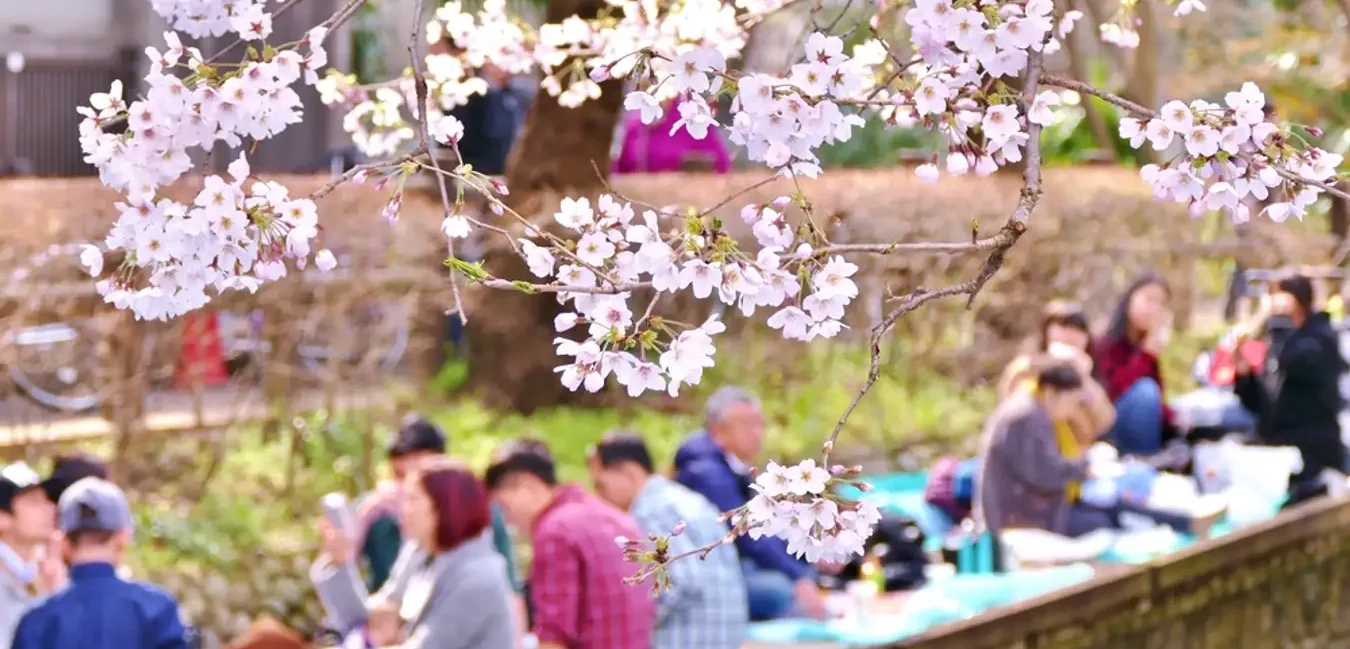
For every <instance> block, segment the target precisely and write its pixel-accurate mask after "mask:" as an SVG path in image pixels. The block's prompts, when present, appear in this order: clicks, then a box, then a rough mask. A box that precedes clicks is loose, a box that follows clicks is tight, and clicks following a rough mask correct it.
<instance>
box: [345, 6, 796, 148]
mask: <svg viewBox="0 0 1350 649" xmlns="http://www.w3.org/2000/svg"><path fill="white" fill-rule="evenodd" d="M608 5H609V7H610V8H611V11H608V12H606V14H605V16H603V17H601V18H596V19H593V20H585V19H582V18H580V17H578V16H572V17H570V18H568V19H566V20H564V21H563V22H561V23H548V24H545V25H542V26H541V27H539V28H538V29H537V30H536V29H532V28H530V26H529V25H527V24H525V23H523V22H522V21H520V20H518V19H517V18H516V17H515V16H512V15H511V14H510V13H509V12H508V11H507V5H506V2H505V0H487V1H486V2H484V3H483V6H482V8H481V9H480V10H478V11H476V12H474V13H467V12H465V8H464V4H463V3H462V2H459V1H455V2H449V3H446V4H445V5H444V6H442V7H441V8H439V9H437V11H436V14H435V20H433V21H431V23H429V24H428V26H427V38H428V41H430V42H431V43H433V44H436V43H439V42H441V41H442V39H448V44H449V45H450V48H449V49H450V50H451V51H450V52H437V53H433V54H430V55H428V56H427V58H426V79H427V85H428V89H429V91H430V93H431V95H432V96H433V97H434V98H435V99H436V101H437V103H438V105H439V107H440V109H441V111H442V112H448V111H450V110H453V109H454V108H455V107H457V106H461V105H463V104H464V103H466V102H467V101H468V100H469V99H470V98H471V97H472V96H473V95H475V94H482V93H484V92H486V91H487V89H488V85H487V82H486V81H485V80H484V79H482V78H481V77H479V76H477V75H476V72H475V71H476V70H478V69H480V68H482V67H484V66H485V65H487V64H489V63H491V65H493V66H495V67H497V68H499V69H501V70H503V71H504V72H506V73H508V74H513V75H519V74H528V73H531V72H534V71H536V70H538V71H539V72H541V73H542V81H541V83H540V87H541V88H543V89H544V91H546V92H548V93H549V94H550V95H552V96H554V97H557V98H558V101H559V103H561V104H562V105H564V106H579V105H581V104H582V103H584V102H585V101H587V100H590V99H595V98H597V97H599V96H600V85H599V81H603V80H605V79H608V78H620V77H624V76H626V75H628V74H630V73H631V72H632V71H633V70H634V69H635V68H636V66H637V65H638V63H639V61H642V60H645V58H644V56H641V55H639V54H638V52H639V51H640V50H641V51H650V52H655V53H658V54H660V55H662V56H665V57H667V58H673V57H675V56H677V55H679V54H680V53H681V52H686V51H690V50H696V49H701V48H705V47H706V48H712V49H714V50H716V51H717V52H719V53H720V54H721V56H722V57H723V59H724V60H725V57H729V56H734V55H736V54H738V53H740V51H741V48H742V47H743V46H744V45H745V30H744V29H743V28H742V27H741V26H740V25H739V24H738V23H737V19H736V11H735V9H734V8H733V7H732V6H731V5H729V4H725V3H723V2H722V1H721V0H682V1H681V2H679V3H674V4H671V5H666V6H658V5H656V4H653V3H649V2H642V1H641V0H610V2H608ZM764 8H765V9H766V10H767V11H771V10H773V7H768V6H766V7H764ZM574 57H577V58H581V59H583V60H585V61H586V65H587V66H589V67H590V68H591V69H592V71H591V73H589V74H587V73H585V72H584V71H583V69H582V68H579V67H576V66H573V65H572V64H571V63H570V62H569V61H570V60H571V59H573V58H574ZM321 90H323V92H322V95H321V97H322V98H323V101H324V103H326V104H330V105H333V104H346V105H350V108H349V111H348V114H347V116H346V118H345V119H344V120H343V127H344V128H345V129H346V131H347V132H348V133H351V134H352V138H353V141H354V142H355V143H356V144H357V146H358V147H359V148H361V150H362V152H364V153H366V154H367V155H370V156H382V155H389V154H390V153H393V152H394V151H397V150H398V147H399V146H401V145H403V144H405V143H407V142H409V141H411V140H412V139H413V138H414V137H415V133H414V131H413V129H412V128H411V127H410V126H409V124H408V123H407V121H406V120H407V119H410V118H411V116H412V114H414V111H412V110H405V108H406V107H410V104H411V103H412V102H411V101H410V99H411V98H412V97H413V84H412V83H411V79H408V78H403V79H399V80H395V81H394V82H392V83H388V84H381V85H379V86H378V87H368V88H361V87H357V86H356V84H355V79H354V78H352V77H350V76H344V75H340V74H330V75H329V77H328V78H327V79H325V81H324V83H323V84H322V85H321ZM659 92H660V96H661V97H662V98H669V97H673V96H674V91H671V90H662V91H659Z"/></svg>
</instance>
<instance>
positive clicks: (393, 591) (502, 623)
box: [311, 458, 517, 649]
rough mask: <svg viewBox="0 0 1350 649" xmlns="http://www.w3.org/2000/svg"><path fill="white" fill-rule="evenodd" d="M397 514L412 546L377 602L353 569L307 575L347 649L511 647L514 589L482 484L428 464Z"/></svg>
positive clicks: (452, 466) (319, 567)
mask: <svg viewBox="0 0 1350 649" xmlns="http://www.w3.org/2000/svg"><path fill="white" fill-rule="evenodd" d="M402 508H403V525H404V534H405V535H406V537H407V539H408V540H409V541H411V543H407V544H405V546H404V551H403V552H402V553H401V554H400V556H399V559H398V561H397V562H396V563H395V564H394V569H393V572H392V573H391V574H390V576H389V581H388V582H386V583H385V585H384V587H382V588H381V589H380V592H378V593H376V594H375V595H374V596H373V597H369V598H367V597H366V595H365V587H364V585H363V584H362V581H361V578H360V576H359V574H358V573H357V570H356V565H355V563H354V562H352V561H346V562H343V563H340V564H339V563H335V562H333V561H332V560H331V559H329V558H328V557H327V555H322V556H320V557H319V561H318V562H316V563H315V566H314V569H313V572H312V573H311V577H312V578H313V580H314V585H315V588H316V589H317V590H318V592H319V597H320V599H322V600H323V602H324V604H325V606H326V608H327V609H328V611H329V613H330V615H331V616H332V618H333V619H332V621H333V622H334V623H335V625H336V626H337V630H338V631H339V632H341V633H343V634H344V635H345V636H346V637H347V642H346V643H344V647H360V646H365V647H371V648H376V649H384V648H386V647H397V648H398V649H514V647H515V646H516V638H517V636H516V630H515V622H514V620H513V615H512V610H511V594H512V588H511V583H510V580H509V579H508V577H507V571H506V563H505V560H504V559H502V556H501V554H499V553H498V552H497V551H496V548H495V547H494V546H493V544H492V534H491V531H490V527H491V514H490V513H489V508H488V496H487V491H486V490H485V489H484V487H483V483H482V482H480V481H479V480H478V478H477V477H475V476H474V475H473V473H472V472H470V471H469V470H468V469H467V468H465V467H464V466H463V465H460V464H459V463H457V462H454V461H453V460H449V459H443V458H436V459H431V460H427V461H425V462H424V464H422V465H421V466H420V467H418V469H417V470H416V471H414V472H413V473H412V474H411V475H409V476H408V477H407V479H406V482H405V484H404V488H403V502H402ZM325 533H331V530H325Z"/></svg>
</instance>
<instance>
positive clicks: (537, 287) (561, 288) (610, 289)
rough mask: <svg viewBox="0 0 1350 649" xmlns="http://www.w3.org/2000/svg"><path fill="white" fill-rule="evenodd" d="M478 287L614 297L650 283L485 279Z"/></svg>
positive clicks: (648, 286)
mask: <svg viewBox="0 0 1350 649" xmlns="http://www.w3.org/2000/svg"><path fill="white" fill-rule="evenodd" d="M478 284H479V285H480V286H486V287H488V288H495V289H498V290H503V291H520V292H523V293H585V294H588V295H614V294H616V293H629V292H632V291H637V290H641V289H644V288H651V287H652V283H651V282H632V283H629V284H619V285H616V286H567V285H565V284H529V283H526V282H508V281H506V280H504V279H487V280H483V281H481V282H478Z"/></svg>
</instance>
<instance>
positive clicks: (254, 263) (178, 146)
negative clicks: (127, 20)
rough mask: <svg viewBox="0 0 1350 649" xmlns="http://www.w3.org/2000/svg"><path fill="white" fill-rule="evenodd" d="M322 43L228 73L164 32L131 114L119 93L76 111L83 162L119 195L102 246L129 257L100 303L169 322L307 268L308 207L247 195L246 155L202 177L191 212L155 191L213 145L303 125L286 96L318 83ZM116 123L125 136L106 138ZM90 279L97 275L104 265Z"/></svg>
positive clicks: (292, 98) (316, 39) (271, 193)
mask: <svg viewBox="0 0 1350 649" xmlns="http://www.w3.org/2000/svg"><path fill="white" fill-rule="evenodd" d="M251 6H255V7H260V6H261V5H251ZM324 35H325V30H323V29H322V28H315V29H314V30H312V31H310V32H309V34H307V36H306V38H305V39H304V41H303V44H304V45H305V46H306V48H307V52H306V53H305V54H301V53H300V52H298V51H296V50H283V51H279V52H274V51H270V50H269V51H268V52H267V53H266V54H263V55H259V56H257V58H255V59H253V60H247V61H245V62H244V63H243V64H241V65H240V66H238V67H237V68H235V69H233V70H231V71H229V72H223V71H221V70H218V69H217V68H215V67H213V66H211V65H209V64H207V63H206V62H205V61H203V60H202V56H201V53H200V52H199V51H197V50H196V49H195V48H185V47H183V45H182V42H181V40H180V39H179V38H178V35H177V34H175V33H173V32H168V33H166V34H165V41H166V43H167V45H168V48H167V49H166V50H165V51H162V52H161V51H159V50H157V49H156V48H153V47H149V48H146V55H147V56H148V57H149V59H150V72H149V74H148V75H147V77H146V81H147V83H148V85H149V90H148V92H147V94H146V97H145V98H143V99H139V100H136V101H133V102H131V103H130V104H129V105H128V104H127V103H126V101H125V100H124V99H123V97H122V86H121V84H120V83H118V82H114V83H113V86H112V89H111V91H110V92H107V93H99V94H95V95H94V96H92V97H91V98H90V106H81V107H79V108H78V110H79V113H80V114H81V115H83V116H84V118H85V119H84V120H83V121H81V122H80V146H81V148H82V150H83V151H84V153H85V161H86V162H88V163H90V164H93V165H94V166H95V167H97V168H98V171H99V178H100V180H102V181H103V184H105V185H107V186H108V187H111V188H113V189H116V190H118V191H120V192H125V193H126V201H125V202H124V203H119V204H118V210H119V212H120V216H119V218H118V220H117V223H116V224H115V225H114V226H113V227H112V231H111V232H110V233H109V235H108V238H107V241H106V243H107V247H108V249H109V250H125V251H127V253H128V254H127V255H126V261H125V262H124V263H123V265H122V267H121V268H120V269H119V270H118V271H116V272H115V273H114V274H113V276H111V277H109V278H107V279H105V280H103V281H101V282H99V284H98V286H99V290H100V292H101V293H102V294H103V296H104V298H105V299H106V300H107V301H109V302H112V303H114V304H116V305H118V306H119V307H121V308H129V309H131V310H133V311H134V312H135V313H136V315H137V316H138V317H142V318H150V319H164V318H171V317H174V316H177V315H181V314H183V313H186V312H188V311H191V310H193V309H196V308H199V307H201V306H203V305H205V304H206V303H207V301H209V297H208V296H207V293H206V290H207V288H208V287H209V288H213V289H214V290H216V291H217V292H219V291H225V290H229V289H239V288H244V289H249V290H253V289H256V288H257V286H258V285H259V283H261V282H263V281H267V280H270V279H275V278H277V277H281V276H283V275H285V273H286V266H285V265H284V263H282V260H283V258H285V257H291V258H294V259H296V260H297V262H298V263H300V264H302V265H303V264H304V263H306V260H307V259H308V257H309V255H310V241H311V239H312V238H313V237H314V236H315V235H317V234H318V217H317V213H316V209H315V206H314V203H313V201H310V200H307V199H303V198H292V197H290V196H289V195H288V192H287V190H286V188H285V187H282V186H280V185H278V184H276V183H270V182H258V183H255V184H253V186H252V187H251V188H250V189H249V191H247V192H246V191H245V189H244V184H245V183H246V182H247V181H248V180H249V165H248V162H247V160H246V159H245V158H244V156H243V155H240V156H239V159H238V160H237V161H236V162H235V163H233V164H231V165H230V168H229V173H230V177H231V180H229V181H227V180H225V179H224V178H222V177H220V176H214V175H213V176H208V177H207V178H206V179H205V186H204V188H203V189H202V190H201V192H200V193H199V194H198V195H197V197H196V198H195V200H194V201H193V203H192V204H191V205H184V204H182V203H178V202H176V201H173V200H170V199H167V198H163V197H161V196H160V190H161V189H162V188H163V187H165V186H167V185H169V184H171V183H173V182H174V181H175V180H178V179H179V178H181V177H182V176H183V174H184V173H186V172H187V171H188V170H189V169H191V168H192V164H193V163H192V159H191V157H190V151H191V150H192V149H194V148H195V149H200V150H203V151H210V150H211V149H212V148H214V146H215V145H216V143H217V142H224V143H225V144H226V145H227V146H229V147H232V148H235V147H239V146H240V145H242V144H243V142H244V140H245V139H250V140H255V141H256V140H263V139H266V138H269V137H271V136H273V135H275V134H277V133H279V132H281V131H282V130H283V129H285V128H286V127H287V126H289V125H290V124H294V123H297V122H299V121H300V119H301V102H300V97H299V96H298V95H297V94H296V92H295V91H294V90H292V89H291V87H290V85H291V84H292V83H294V82H296V81H297V80H299V79H301V78H302V77H304V78H305V79H306V81H308V82H310V83H313V82H314V81H316V80H317V75H316V74H315V72H314V71H315V70H316V69H318V68H319V67H321V66H323V65H325V64H326V62H327V55H326V53H325V52H324V49H323V47H322V42H323V38H324ZM178 69H186V70H187V71H188V72H189V74H188V76H187V78H186V80H184V79H180V78H179V77H177V76H174V74H173V72H174V71H175V70H178ZM123 120H124V121H125V122H126V131H125V132H124V133H120V134H119V133H114V132H110V131H109V130H107V129H108V128H109V127H110V126H113V125H115V124H116V123H118V122H120V121H123ZM331 259H332V257H331V255H330V254H325V255H322V256H321V257H320V258H318V259H316V261H317V262H318V265H319V266H320V267H325V266H328V265H329V264H330V263H331ZM86 261H88V258H87V257H86ZM88 268H89V270H90V271H94V274H95V275H97V274H99V272H101V270H102V263H101V261H100V262H98V263H91V264H88Z"/></svg>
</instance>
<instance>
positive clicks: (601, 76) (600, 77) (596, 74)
mask: <svg viewBox="0 0 1350 649" xmlns="http://www.w3.org/2000/svg"><path fill="white" fill-rule="evenodd" d="M609 67H610V66H608V65H601V66H597V67H594V68H591V81H594V82H596V83H604V82H606V81H609Z"/></svg>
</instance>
